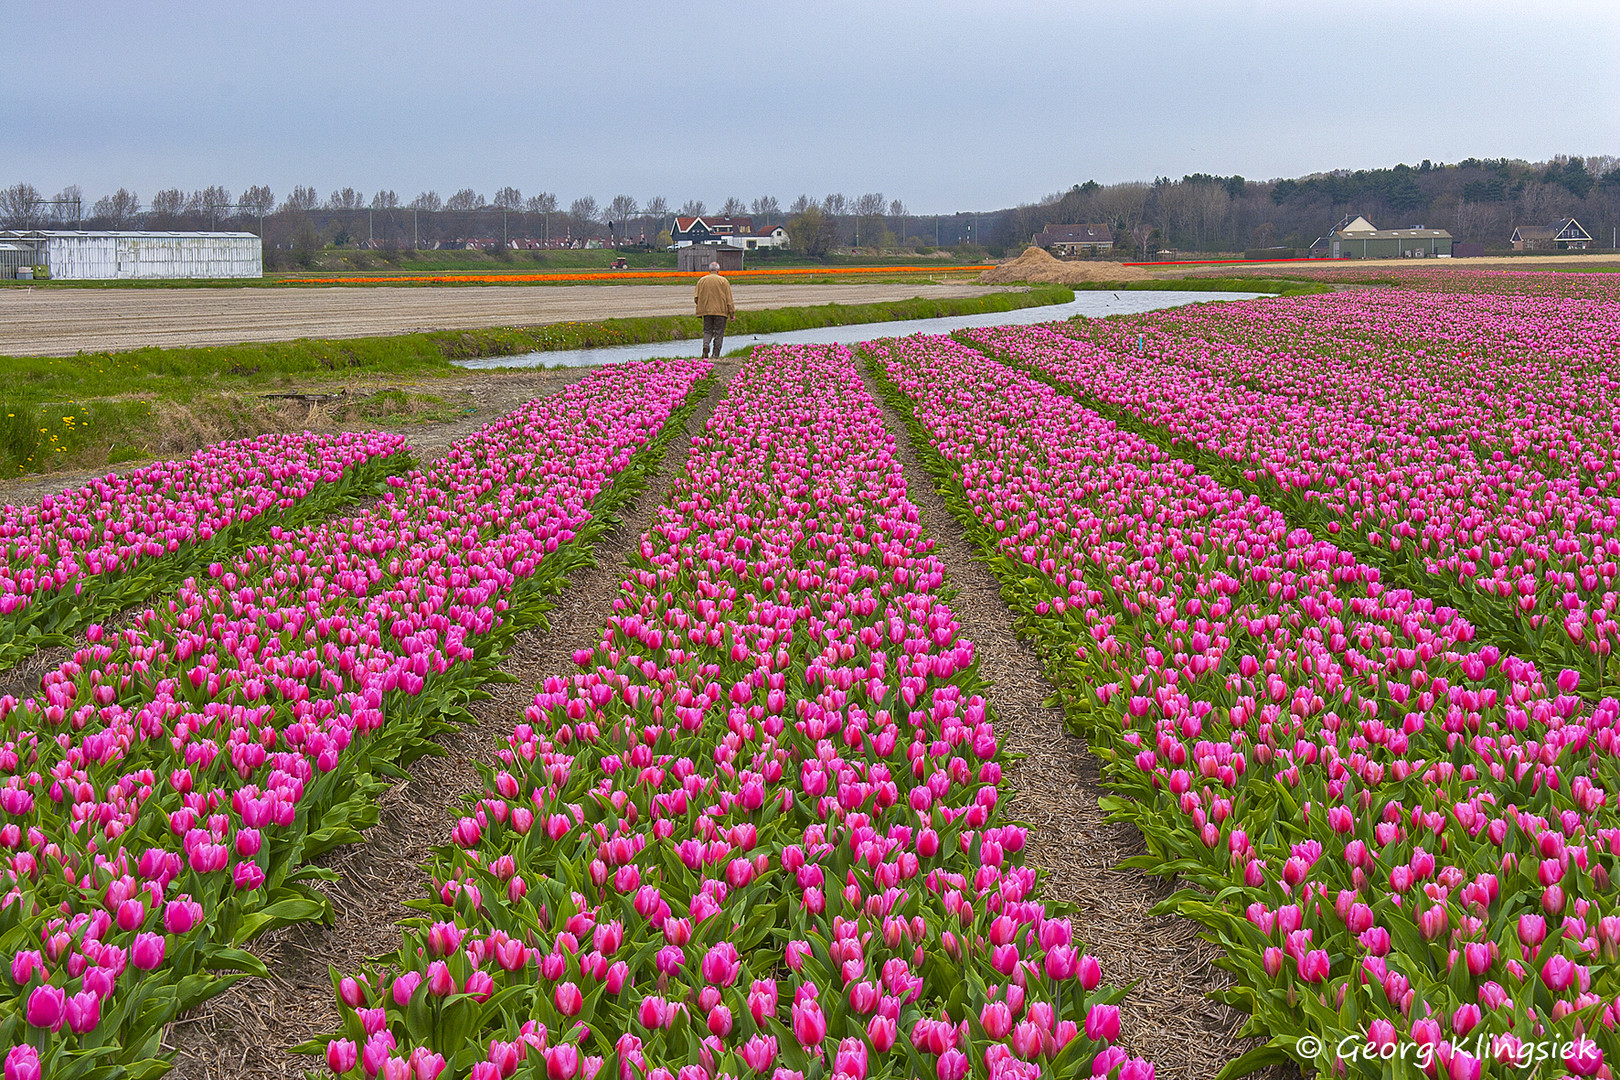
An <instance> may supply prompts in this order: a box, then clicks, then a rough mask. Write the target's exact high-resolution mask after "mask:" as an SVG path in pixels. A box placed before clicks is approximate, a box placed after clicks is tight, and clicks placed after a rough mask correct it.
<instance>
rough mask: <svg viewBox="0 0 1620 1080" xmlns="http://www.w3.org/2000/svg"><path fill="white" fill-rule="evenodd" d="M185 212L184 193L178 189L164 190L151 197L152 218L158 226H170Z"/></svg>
mask: <svg viewBox="0 0 1620 1080" xmlns="http://www.w3.org/2000/svg"><path fill="white" fill-rule="evenodd" d="M185 212H186V193H185V192H184V191H181V190H180V189H179V188H164V189H163V190H162V191H160V192H158V193H157V194H156V195H153V196H152V209H151V214H152V216H154V217H156V218H158V219H159V223H160V224H170V223H172V222H173V221H174V220H175V219H176V218H178V217H179V216H180V215H181V214H183V213H185Z"/></svg>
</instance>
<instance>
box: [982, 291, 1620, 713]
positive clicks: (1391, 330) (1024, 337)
mask: <svg viewBox="0 0 1620 1080" xmlns="http://www.w3.org/2000/svg"><path fill="white" fill-rule="evenodd" d="M1070 333H1076V334H1079V335H1080V336H1081V337H1082V338H1083V340H1080V341H1076V340H1073V339H1071V338H1070V337H1068V336H1067V335H1065V334H1055V333H1052V332H1051V331H1049V330H1047V329H1044V328H1031V329H1028V330H1026V329H1024V328H1000V329H992V330H984V331H977V332H975V333H974V334H973V335H972V340H973V341H975V342H976V343H978V344H981V345H983V346H984V347H986V348H988V349H990V350H991V351H992V352H994V353H995V354H997V355H1000V356H1003V357H1006V358H1008V359H1011V360H1013V361H1015V362H1016V363H1018V364H1020V365H1023V366H1025V367H1028V368H1029V369H1030V370H1032V371H1035V372H1037V373H1038V374H1040V375H1041V376H1043V377H1046V378H1050V379H1053V380H1055V381H1056V383H1057V384H1058V385H1060V386H1063V387H1067V388H1071V389H1073V390H1075V391H1077V392H1078V393H1080V394H1081V395H1082V396H1083V397H1084V398H1085V399H1087V400H1088V401H1093V402H1095V403H1096V404H1098V405H1099V407H1102V408H1106V409H1109V410H1110V411H1112V412H1113V413H1114V414H1115V415H1116V416H1117V417H1118V418H1119V419H1121V420H1122V421H1124V422H1134V424H1135V425H1136V427H1135V430H1138V431H1140V432H1141V433H1143V434H1146V435H1149V436H1150V437H1153V438H1155V439H1157V440H1158V441H1160V442H1161V443H1162V444H1164V445H1166V446H1170V447H1172V448H1175V449H1177V450H1178V451H1179V450H1181V449H1185V450H1186V451H1188V452H1189V455H1188V456H1189V459H1190V460H1193V461H1194V462H1195V463H1196V464H1197V465H1198V466H1199V468H1201V469H1204V470H1206V471H1208V472H1209V473H1210V474H1211V475H1213V476H1218V477H1220V478H1221V479H1222V480H1224V481H1225V482H1227V483H1230V484H1233V485H1235V486H1238V487H1241V488H1245V489H1246V490H1250V491H1253V492H1255V493H1257V494H1259V495H1261V496H1262V497H1264V498H1266V499H1267V500H1268V501H1270V502H1272V503H1273V504H1274V505H1276V506H1277V507H1278V508H1279V509H1280V510H1282V511H1284V512H1285V513H1286V514H1287V515H1288V516H1289V519H1290V520H1291V521H1293V522H1295V523H1297V524H1301V525H1306V526H1308V527H1311V528H1312V529H1313V531H1315V532H1317V533H1318V534H1319V535H1329V536H1334V537H1342V539H1343V541H1344V542H1345V543H1346V544H1348V545H1350V546H1352V547H1353V549H1354V550H1356V551H1357V553H1358V554H1359V555H1360V556H1362V557H1364V558H1366V559H1368V560H1369V561H1371V562H1372V563H1373V564H1374V565H1376V566H1378V567H1380V568H1382V569H1383V570H1384V571H1385V573H1387V574H1389V575H1391V576H1392V578H1393V579H1394V581H1396V582H1398V583H1400V584H1403V585H1406V586H1409V587H1411V588H1413V589H1416V590H1418V591H1419V592H1422V593H1424V594H1426V595H1432V596H1434V597H1436V598H1437V599H1441V600H1443V601H1444V602H1446V603H1448V604H1450V605H1452V606H1454V607H1457V608H1459V609H1460V610H1461V611H1462V612H1463V613H1464V614H1465V615H1467V617H1468V618H1469V619H1470V621H1471V622H1473V623H1474V625H1476V626H1477V627H1479V628H1481V629H1482V630H1487V631H1488V632H1489V633H1490V634H1491V637H1492V639H1493V640H1494V641H1496V642H1497V643H1498V644H1500V645H1503V646H1506V647H1510V648H1511V649H1512V650H1513V651H1516V652H1518V653H1519V654H1521V655H1523V656H1524V657H1525V658H1526V659H1531V660H1534V661H1535V662H1537V663H1538V664H1539V665H1541V666H1543V667H1556V668H1562V667H1565V666H1568V667H1572V668H1575V669H1577V670H1579V671H1581V672H1582V674H1583V675H1584V676H1585V677H1586V683H1587V687H1588V690H1589V691H1593V692H1598V693H1606V692H1609V691H1611V690H1612V689H1613V687H1614V686H1615V685H1616V684H1617V683H1620V656H1616V655H1615V652H1614V648H1615V646H1616V644H1617V643H1620V621H1617V619H1620V615H1617V612H1616V605H1617V602H1620V442H1617V441H1616V438H1615V436H1616V434H1617V433H1620V427H1617V423H1620V414H1617V412H1616V405H1617V404H1620V403H1617V402H1616V400H1615V398H1614V396H1613V395H1614V394H1615V392H1616V389H1617V388H1620V382H1617V380H1620V304H1616V303H1595V302H1591V301H1584V300H1569V299H1561V300H1553V299H1542V298H1525V297H1512V296H1490V295H1467V296H1459V295H1447V296H1441V295H1432V294H1420V293H1389V294H1382V295H1380V294H1341V295H1338V296H1332V297H1321V296H1317V297H1308V298H1301V299H1295V300H1279V301H1275V302H1272V303H1269V304H1267V305H1266V306H1265V307H1263V308H1259V307H1255V306H1253V305H1242V304H1237V305H1204V306H1201V307H1199V308H1197V309H1195V310H1193V311H1191V312H1186V313H1178V314H1176V315H1173V316H1169V317H1166V318H1159V319H1144V320H1138V321H1129V322H1120V321H1113V320H1111V321H1109V322H1107V323H1105V324H1093V325H1091V326H1089V327H1087V328H1086V329H1085V330H1083V331H1070Z"/></svg>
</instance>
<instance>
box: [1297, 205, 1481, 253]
mask: <svg viewBox="0 0 1620 1080" xmlns="http://www.w3.org/2000/svg"><path fill="white" fill-rule="evenodd" d="M1326 240H1327V249H1328V250H1327V254H1328V257H1329V258H1333V259H1449V258H1451V234H1450V233H1449V232H1447V231H1446V230H1445V229H1426V228H1423V227H1422V226H1419V227H1418V228H1416V229H1379V228H1375V227H1374V226H1373V223H1372V222H1370V221H1368V220H1367V219H1366V218H1364V217H1350V216H1348V215H1347V216H1346V217H1345V218H1343V219H1342V220H1341V221H1340V222H1339V223H1338V224H1337V225H1335V226H1334V227H1333V231H1332V232H1330V233H1328V234H1327V237H1326ZM1321 242H1322V241H1320V240H1318V241H1317V242H1316V244H1312V245H1311V250H1312V253H1313V254H1314V253H1315V252H1316V251H1317V250H1318V245H1319V244H1321Z"/></svg>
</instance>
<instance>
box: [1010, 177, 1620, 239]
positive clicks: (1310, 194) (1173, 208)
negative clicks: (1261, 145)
mask: <svg viewBox="0 0 1620 1080" xmlns="http://www.w3.org/2000/svg"><path fill="white" fill-rule="evenodd" d="M1346 214H1360V215H1363V216H1365V217H1366V218H1368V219H1369V220H1370V221H1372V222H1373V224H1375V225H1376V226H1378V227H1379V228H1381V229H1399V228H1415V227H1418V226H1427V227H1428V228H1433V229H1447V230H1449V231H1450V232H1451V234H1452V236H1453V237H1454V238H1455V239H1458V240H1465V241H1474V242H1478V243H1482V244H1484V245H1486V246H1487V247H1490V248H1507V247H1508V246H1509V239H1510V237H1511V236H1512V233H1513V229H1514V228H1515V227H1516V226H1519V225H1550V224H1551V223H1552V222H1554V221H1555V220H1557V219H1559V218H1562V217H1574V218H1576V219H1577V220H1579V221H1580V222H1581V224H1582V225H1584V226H1585V227H1586V229H1587V231H1588V232H1589V233H1591V234H1592V237H1593V239H1594V240H1596V241H1598V242H1599V243H1600V244H1601V245H1602V246H1605V247H1607V246H1609V245H1610V244H1611V243H1612V241H1613V238H1614V230H1615V229H1616V227H1617V226H1620V160H1617V159H1616V158H1614V157H1612V156H1606V155H1605V156H1598V157H1578V156H1573V155H1559V156H1557V157H1554V158H1552V159H1551V160H1549V161H1543V162H1527V161H1522V160H1517V159H1509V158H1491V159H1482V158H1467V159H1465V160H1463V161H1459V162H1455V163H1452V164H1436V163H1433V162H1430V161H1427V160H1425V161H1422V162H1420V163H1419V164H1417V165H1404V164H1402V165H1395V166H1393V167H1390V168H1383V169H1363V170H1356V171H1351V170H1337V171H1334V172H1327V173H1316V174H1312V175H1310V176H1303V177H1297V178H1293V179H1283V180H1269V181H1255V180H1247V179H1245V178H1244V177H1242V176H1215V175H1211V174H1209V173H1193V174H1190V175H1187V176H1183V177H1182V178H1181V179H1180V180H1172V179H1170V178H1169V177H1158V178H1156V179H1155V180H1154V181H1153V182H1152V183H1145V182H1137V183H1123V184H1098V183H1097V182H1095V181H1087V182H1086V183H1084V184H1077V185H1075V186H1074V187H1072V188H1070V189H1069V190H1068V191H1061V192H1056V193H1054V194H1051V195H1048V196H1047V197H1046V198H1044V199H1042V200H1040V201H1039V202H1037V203H1033V204H1026V205H1023V206H1019V207H1015V208H1013V209H1010V210H1004V211H1000V212H998V213H997V214H996V216H995V220H994V224H993V226H992V229H993V232H990V231H987V238H988V239H989V241H990V244H991V246H992V247H993V248H996V247H1000V248H1006V247H1012V246H1015V245H1021V244H1027V243H1029V241H1030V238H1031V237H1032V236H1033V235H1034V234H1036V233H1038V232H1040V231H1041V230H1042V229H1043V228H1045V227H1046V226H1047V225H1055V224H1079V223H1090V222H1100V223H1106V224H1108V225H1110V226H1111V227H1112V228H1113V231H1114V235H1115V241H1116V247H1117V248H1119V249H1122V251H1121V252H1120V253H1122V254H1123V253H1125V252H1129V253H1130V254H1135V255H1151V254H1152V253H1153V252H1155V251H1160V250H1165V249H1169V250H1174V251H1189V252H1236V251H1243V250H1248V249H1254V248H1270V247H1291V248H1295V249H1298V250H1299V251H1300V253H1301V254H1303V253H1304V250H1305V249H1307V248H1309V247H1310V245H1311V243H1312V242H1313V241H1314V240H1316V239H1317V238H1319V237H1321V236H1322V235H1323V234H1324V233H1326V232H1327V231H1328V230H1329V229H1330V228H1332V227H1333V225H1335V224H1336V223H1337V222H1338V221H1339V219H1340V218H1342V217H1344V216H1345V215H1346Z"/></svg>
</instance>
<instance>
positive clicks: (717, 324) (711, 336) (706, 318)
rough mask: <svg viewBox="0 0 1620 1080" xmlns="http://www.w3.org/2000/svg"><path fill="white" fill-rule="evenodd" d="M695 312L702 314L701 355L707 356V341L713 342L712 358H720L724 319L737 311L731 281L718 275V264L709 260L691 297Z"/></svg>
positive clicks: (723, 339)
mask: <svg viewBox="0 0 1620 1080" xmlns="http://www.w3.org/2000/svg"><path fill="white" fill-rule="evenodd" d="M692 299H693V301H694V302H695V303H696V304H697V313H698V314H699V315H701V316H703V355H704V357H705V358H707V357H708V356H709V342H710V341H713V342H714V358H715V359H716V360H718V359H719V358H720V346H721V343H722V342H724V341H725V339H726V320H727V319H729V318H731V317H732V316H733V315H735V314H736V313H737V305H736V303H735V302H733V300H732V299H731V282H729V281H727V280H726V279H725V278H723V277H721V276H720V264H719V263H717V262H711V263H710V264H709V272H708V273H707V274H704V275H703V276H702V277H700V278H698V283H697V292H696V294H695V295H694V296H693V297H692Z"/></svg>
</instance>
